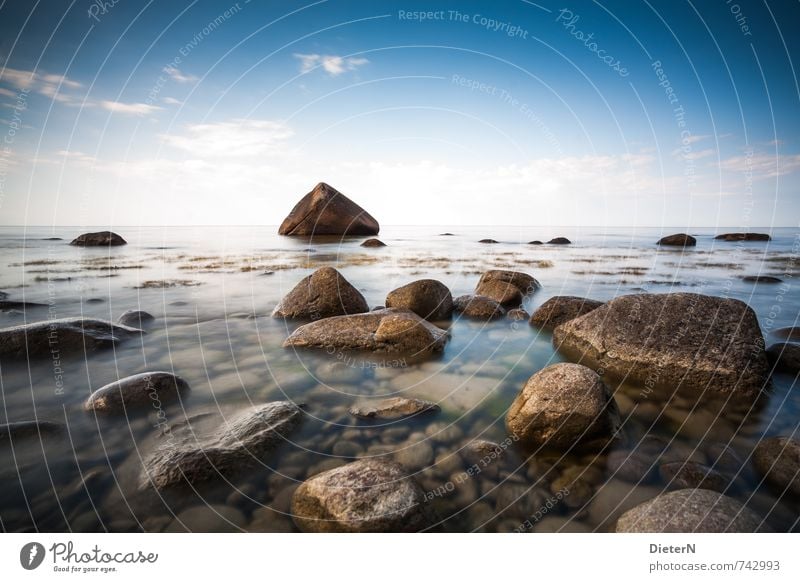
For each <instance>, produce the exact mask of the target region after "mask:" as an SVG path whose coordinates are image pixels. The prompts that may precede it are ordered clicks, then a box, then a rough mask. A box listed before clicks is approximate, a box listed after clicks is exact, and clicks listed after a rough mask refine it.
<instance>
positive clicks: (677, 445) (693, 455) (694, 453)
mask: <svg viewBox="0 0 800 582" xmlns="http://www.w3.org/2000/svg"><path fill="white" fill-rule="evenodd" d="M660 461H661V462H662V463H672V462H685V461H690V462H692V463H700V464H701V465H704V464H705V463H706V462H707V461H708V459H706V455H705V453H704V452H703V451H701V450H700V448H699V447H696V446H692V445H690V444H687V443H685V442H681V441H677V440H673V441H672V442H671V443H670V445H669V448H667V449H666V450H665V451H663V452H662V453H661V458H660Z"/></svg>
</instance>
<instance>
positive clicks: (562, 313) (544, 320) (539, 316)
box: [529, 295, 603, 330]
mask: <svg viewBox="0 0 800 582" xmlns="http://www.w3.org/2000/svg"><path fill="white" fill-rule="evenodd" d="M602 304H603V302H602V301H595V300H593V299H586V298H585V297H574V296H571V295H557V296H555V297H551V298H550V299H548V300H547V301H545V302H544V303H542V305H541V306H540V307H539V308H538V309H537V310H536V311H534V312H533V315H531V318H530V322H529V323H530V324H531V325H533V326H536V327H540V328H542V329H550V330H552V329H555V328H556V327H558V326H559V325H561V324H562V323H566V322H568V321H571V320H573V319H575V318H576V317H580V316H582V315H586V314H587V313H589V312H590V311H592V310H594V309H597V308H598V307H600V306H601V305H602Z"/></svg>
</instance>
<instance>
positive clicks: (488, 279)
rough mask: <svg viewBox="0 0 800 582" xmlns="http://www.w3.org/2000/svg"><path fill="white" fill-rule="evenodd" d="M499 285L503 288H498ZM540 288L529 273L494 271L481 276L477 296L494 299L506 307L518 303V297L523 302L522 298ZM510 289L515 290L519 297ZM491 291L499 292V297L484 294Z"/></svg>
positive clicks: (477, 286)
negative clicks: (514, 302)
mask: <svg viewBox="0 0 800 582" xmlns="http://www.w3.org/2000/svg"><path fill="white" fill-rule="evenodd" d="M498 284H499V285H501V287H497V286H496V285H498ZM540 287H541V285H540V284H539V282H538V281H537V280H536V279H534V278H533V277H531V276H530V275H528V274H527V273H521V272H519V271H505V270H502V269H492V270H490V271H486V272H485V273H484V274H483V275H481V278H480V279H479V280H478V284H477V285H476V287H475V295H483V296H484V297H489V298H491V299H494V300H495V301H497V302H498V303H500V304H501V305H506V304H509V303H512V302H513V301H516V300H517V297H518V298H519V300H521V299H522V297H524V296H526V295H530V294H532V293H533V292H534V291H536V290H537V289H539V288H540ZM508 288H511V289H515V290H516V291H517V292H518V295H515V294H514V291H512V290H510V289H508ZM490 289H491V290H495V291H497V292H498V293H497V296H495V294H494V293H488V292H484V291H489V290H490Z"/></svg>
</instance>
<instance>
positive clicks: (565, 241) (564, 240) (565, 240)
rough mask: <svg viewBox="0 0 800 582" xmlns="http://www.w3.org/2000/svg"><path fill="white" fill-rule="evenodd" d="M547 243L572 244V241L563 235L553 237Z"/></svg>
mask: <svg viewBox="0 0 800 582" xmlns="http://www.w3.org/2000/svg"><path fill="white" fill-rule="evenodd" d="M547 244H549V245H570V244H572V241H571V240H569V239H568V238H565V237H563V236H557V237H556V238H551V239H550V240H549V241H547Z"/></svg>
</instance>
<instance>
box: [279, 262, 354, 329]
mask: <svg viewBox="0 0 800 582" xmlns="http://www.w3.org/2000/svg"><path fill="white" fill-rule="evenodd" d="M367 311H369V306H368V305H367V300H366V299H364V296H363V295H362V294H361V293H360V292H359V291H358V289H356V288H355V287H353V286H352V285H351V284H350V283H349V282H348V281H347V279H345V278H344V277H343V276H342V274H341V273H339V271H337V270H336V269H334V268H333V267H322V268H321V269H317V270H316V271H314V272H313V273H312V274H311V275H309V276H308V277H306V278H304V279H303V280H302V281H300V282H299V283H298V284H297V285H296V286H295V287H294V289H292V290H291V291H289V293H287V294H286V296H285V297H284V298H283V299H282V300H281V302H280V303H279V304H278V306H277V307H275V310H274V311H273V312H272V317H281V318H287V319H310V320H312V321H316V320H318V319H324V318H326V317H334V316H337V315H353V314H354V313H366V312H367Z"/></svg>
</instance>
